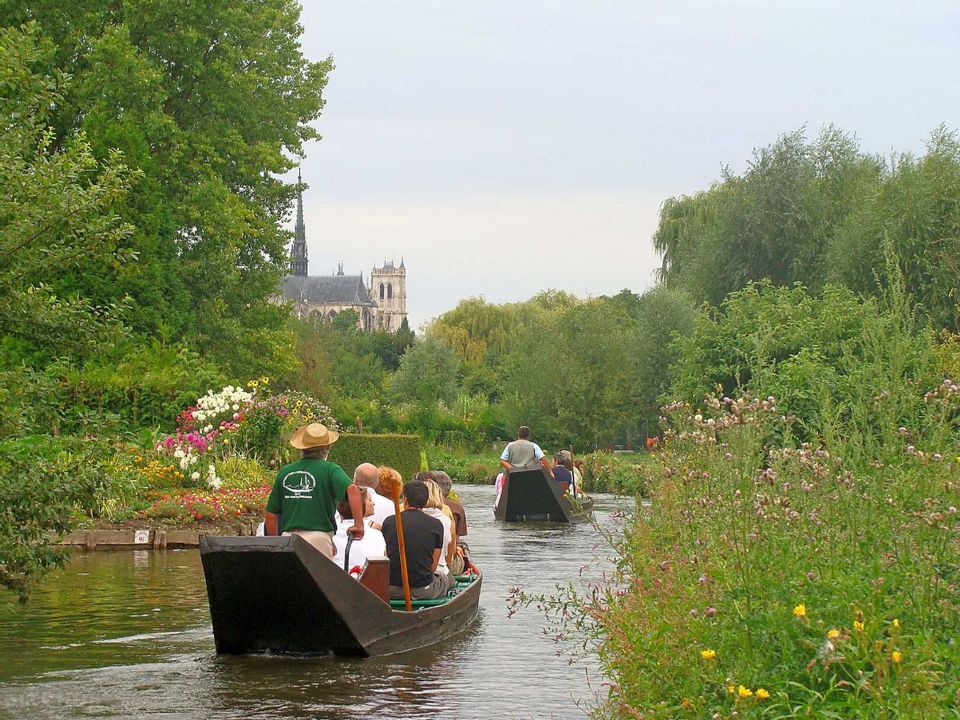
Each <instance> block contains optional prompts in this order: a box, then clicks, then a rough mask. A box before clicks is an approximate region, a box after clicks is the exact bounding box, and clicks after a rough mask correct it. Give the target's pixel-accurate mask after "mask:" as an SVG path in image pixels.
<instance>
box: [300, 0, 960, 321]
mask: <svg viewBox="0 0 960 720" xmlns="http://www.w3.org/2000/svg"><path fill="white" fill-rule="evenodd" d="M303 3H304V5H305V7H304V13H303V25H304V28H305V34H304V39H303V45H304V51H305V53H306V55H307V56H308V57H309V58H311V59H316V60H319V59H322V58H324V57H326V56H328V55H332V56H333V59H334V63H335V65H336V69H335V70H334V71H333V73H332V74H331V76H330V81H329V84H328V86H327V90H326V93H325V97H326V108H325V110H324V113H323V117H322V118H321V119H320V120H319V122H318V124H317V127H318V129H319V130H320V132H321V133H322V134H323V140H321V141H319V142H316V143H311V144H310V145H308V147H307V157H306V159H305V160H304V162H303V179H304V182H306V183H308V184H309V186H310V187H309V189H308V190H307V191H306V193H305V195H304V207H305V214H306V227H307V243H308V251H309V260H310V273H311V274H323V273H329V272H331V271H332V270H333V269H334V268H335V267H336V265H337V263H338V262H343V264H344V269H345V271H346V272H347V273H348V274H355V273H359V272H361V271H362V272H363V273H364V276H365V277H366V276H368V274H369V272H370V268H371V267H372V265H373V264H374V262H377V263H381V262H382V261H383V260H384V259H388V260H389V259H394V260H395V261H397V262H399V261H400V258H401V257H403V258H404V259H405V260H406V265H407V273H408V280H407V304H408V312H409V315H410V321H411V325H412V326H413V327H414V328H417V327H420V326H421V325H422V324H423V323H425V322H427V321H429V320H430V319H432V318H433V317H435V316H437V315H439V314H441V313H442V312H444V311H445V310H448V309H450V308H452V307H454V306H455V305H456V304H457V302H458V301H459V300H460V299H462V298H464V297H469V296H472V295H481V296H483V297H484V298H486V299H487V300H489V301H492V302H508V301H515V300H523V299H526V298H528V297H530V296H531V295H532V294H534V293H535V292H537V291H539V290H543V289H546V288H562V289H564V290H568V291H570V292H573V293H575V294H577V295H580V296H586V295H592V296H596V295H602V294H610V293H616V292H618V291H619V290H620V289H622V288H630V289H631V290H634V291H636V292H642V291H644V290H645V289H647V288H649V287H651V286H652V284H653V282H654V270H655V268H656V267H657V265H658V259H657V257H656V256H655V254H654V252H653V249H652V246H651V242H650V236H651V234H652V233H653V231H654V229H655V228H656V224H657V212H658V208H659V206H660V203H661V202H662V201H663V200H664V199H666V198H667V197H670V196H672V195H678V194H684V193H692V192H695V191H697V190H701V189H705V188H707V187H709V185H710V183H711V182H713V181H715V180H717V179H718V178H719V176H720V171H721V168H722V166H723V165H730V166H731V167H732V168H733V169H734V170H735V171H738V172H739V171H742V170H743V169H744V167H745V166H746V163H747V161H748V160H749V158H750V153H751V150H752V149H753V148H754V147H760V146H763V145H767V144H769V143H770V142H772V141H774V140H775V139H776V138H777V136H778V135H780V134H782V133H783V132H787V131H790V130H794V129H797V128H799V127H801V126H803V125H806V126H807V128H808V130H809V133H810V134H811V135H813V134H815V133H816V132H817V131H818V130H819V128H820V127H821V126H822V125H824V124H827V123H833V124H835V125H837V126H838V127H840V128H842V129H844V130H848V131H851V132H854V133H856V135H857V136H858V137H859V139H860V141H861V144H862V147H863V148H864V149H866V150H868V151H870V152H880V153H889V152H891V151H893V150H900V151H903V150H907V151H913V152H922V151H923V147H924V142H925V140H926V138H927V136H928V135H929V133H930V131H931V130H932V129H933V128H935V127H936V126H937V125H939V124H940V123H946V124H947V125H948V126H950V127H954V128H956V127H960V92H958V82H957V69H958V67H960V2H957V1H956V0H911V1H910V2H894V1H890V0H856V1H849V2H845V1H844V0H823V1H821V0H740V1H738V2H720V1H712V0H623V1H614V0H609V1H602V0H594V1H592V2H587V1H585V0H584V1H583V2H565V1H564V0H549V1H546V0H509V1H505V0H504V1H501V0H480V1H474V2H465V1H463V2H461V1H460V0H449V1H440V0H434V1H428V0H382V1H374V0H343V1H340V2H334V1H329V0H303Z"/></svg>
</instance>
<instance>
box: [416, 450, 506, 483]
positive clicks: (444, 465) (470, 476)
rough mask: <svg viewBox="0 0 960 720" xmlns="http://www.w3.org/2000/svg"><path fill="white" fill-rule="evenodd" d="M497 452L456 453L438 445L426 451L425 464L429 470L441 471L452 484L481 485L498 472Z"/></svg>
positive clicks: (489, 480)
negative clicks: (484, 453) (480, 453)
mask: <svg viewBox="0 0 960 720" xmlns="http://www.w3.org/2000/svg"><path fill="white" fill-rule="evenodd" d="M499 456H500V453H499V452H490V453H489V454H486V455H479V454H477V455H474V454H465V453H458V452H455V451H452V450H448V449H447V448H444V447H442V446H440V445H434V446H432V447H430V448H429V449H428V450H427V461H428V462H427V464H428V465H429V468H430V469H431V470H443V471H444V472H445V473H447V475H449V476H450V478H451V479H452V480H453V481H454V482H461V483H469V484H473V485H483V484H486V483H489V482H491V481H492V480H493V478H494V477H495V476H496V474H497V473H498V472H499V466H498V465H497V458H498V457H499Z"/></svg>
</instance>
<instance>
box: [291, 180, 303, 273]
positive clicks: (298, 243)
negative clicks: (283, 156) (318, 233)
mask: <svg viewBox="0 0 960 720" xmlns="http://www.w3.org/2000/svg"><path fill="white" fill-rule="evenodd" d="M290 259H291V261H292V263H293V274H294V275H296V276H299V277H306V275H307V230H306V227H305V226H304V223H303V180H302V179H301V177H300V170H299V168H298V169H297V224H296V226H295V227H294V230H293V251H292V252H291V258H290Z"/></svg>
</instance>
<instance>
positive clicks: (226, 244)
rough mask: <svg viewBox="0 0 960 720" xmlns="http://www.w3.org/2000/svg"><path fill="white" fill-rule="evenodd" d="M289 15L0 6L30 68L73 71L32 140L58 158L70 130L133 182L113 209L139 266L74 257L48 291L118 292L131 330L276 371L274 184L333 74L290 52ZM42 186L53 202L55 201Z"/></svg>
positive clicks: (0, 19)
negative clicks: (42, 45) (135, 176)
mask: <svg viewBox="0 0 960 720" xmlns="http://www.w3.org/2000/svg"><path fill="white" fill-rule="evenodd" d="M299 17H300V6H299V4H298V3H296V2H295V1H294V0H265V1H264V2H250V1H244V2H241V3H232V4H223V3H220V2H217V1H216V0H201V2H198V3H191V4H188V5H185V4H182V3H158V2H156V1H155V0H132V1H131V2H125V3H92V4H91V3H62V2H59V1H58V0H28V1H26V2H23V1H21V0H17V1H13V0H4V1H3V2H0V23H2V25H5V26H17V25H20V24H21V23H23V22H26V21H28V20H30V19H33V18H36V19H38V23H39V25H38V27H39V30H38V32H39V33H40V35H41V36H42V37H43V38H44V39H45V42H46V43H47V45H46V47H47V48H48V49H47V51H46V52H45V53H44V54H43V56H42V58H40V59H41V60H42V66H43V67H44V68H45V69H47V70H48V72H50V73H51V74H61V73H63V74H67V75H69V76H71V77H72V81H71V83H70V84H69V85H68V86H67V87H65V88H64V89H63V91H62V101H60V102H56V103H47V104H45V107H48V108H50V109H51V117H50V124H51V125H52V126H53V128H54V130H53V132H52V133H51V134H50V135H49V137H48V141H47V142H46V143H45V146H49V147H51V148H54V149H56V150H58V151H60V150H64V149H67V150H68V153H69V148H71V147H73V146H75V145H76V143H77V142H78V138H81V137H84V136H85V137H86V138H87V140H88V141H89V146H90V153H91V156H92V157H95V158H101V159H104V158H109V159H108V160H107V162H108V163H109V165H108V167H112V166H113V165H115V164H116V162H115V160H114V159H112V158H114V155H113V153H114V149H116V150H118V151H120V152H122V153H123V155H124V157H125V158H126V162H127V163H129V164H130V166H131V167H134V168H137V170H138V171H139V173H140V176H141V177H140V181H139V182H138V183H137V185H136V186H135V187H134V188H133V189H132V191H131V192H130V194H129V195H128V196H127V198H126V200H125V201H123V202H122V203H114V206H115V209H116V211H117V212H118V214H119V215H120V216H121V217H122V218H123V219H124V220H125V221H126V222H128V223H130V225H131V226H132V227H133V228H134V231H133V233H132V234H131V235H130V236H129V238H128V239H127V240H125V244H126V246H127V248H128V249H129V250H131V251H133V252H135V253H137V255H138V258H139V262H138V263H137V264H135V265H127V266H116V265H114V264H110V265H105V264H103V263H101V262H100V260H99V257H98V256H97V255H93V256H92V257H90V258H89V259H87V258H85V257H76V258H74V260H73V261H72V262H70V263H64V266H63V267H62V268H58V269H59V270H61V272H59V273H58V277H57V279H56V281H55V283H53V284H54V286H55V288H56V290H57V291H58V293H59V294H60V295H61V296H62V297H69V296H72V295H73V294H74V293H75V292H77V291H79V292H81V293H82V294H83V295H84V296H85V297H88V298H90V300H91V301H92V303H93V304H95V305H96V306H98V307H105V306H109V305H110V304H117V303H120V302H121V301H122V300H123V299H124V298H126V297H128V296H129V297H130V298H131V299H132V303H131V304H130V308H129V312H128V313H127V318H128V320H129V321H130V323H131V324H132V326H133V327H134V329H135V330H136V331H137V332H139V333H144V334H146V335H148V336H150V337H156V338H163V339H165V340H174V341H179V340H184V339H185V340H188V341H189V342H190V343H191V344H192V345H193V346H194V347H197V348H199V350H200V352H201V354H203V355H204V356H208V357H214V358H216V360H217V362H218V364H220V365H221V366H223V367H225V368H226V369H227V370H228V373H229V374H230V375H233V376H236V375H239V374H241V373H243V374H246V373H251V372H253V373H257V374H259V373H261V372H262V373H265V374H269V373H271V372H279V371H282V370H284V369H285V368H284V367H283V366H284V365H285V363H286V359H287V358H288V357H289V355H288V354H286V353H285V352H284V350H285V348H286V347H289V342H290V340H291V338H290V337H288V336H287V335H286V334H285V331H284V329H283V319H284V318H285V317H286V315H287V309H286V308H284V307H282V306H279V305H275V304H273V303H271V302H269V297H270V296H271V294H272V293H273V292H274V291H275V288H276V285H277V281H278V279H279V277H280V276H281V274H282V273H283V272H284V271H285V270H286V268H287V265H288V262H289V259H288V255H287V252H286V243H287V240H288V237H289V233H288V232H287V231H286V230H284V229H283V228H282V222H281V221H282V220H283V219H284V218H285V217H286V216H287V214H288V212H289V208H290V205H291V202H292V200H293V198H294V196H295V193H296V190H297V188H296V186H292V185H285V184H284V183H283V182H282V181H281V180H280V179H279V178H278V175H280V174H282V173H283V172H285V171H286V170H289V169H290V168H291V167H292V165H293V164H294V158H295V157H296V156H297V155H299V154H300V153H301V152H302V148H303V143H304V142H305V141H307V140H310V139H314V138H316V137H317V136H318V135H317V132H316V130H314V129H313V128H312V127H311V124H310V123H311V122H312V121H313V120H315V119H316V118H317V117H318V116H319V114H320V110H321V108H322V107H323V100H322V98H321V93H322V90H323V88H324V86H325V84H326V79H327V74H328V73H329V71H330V70H331V69H332V62H331V61H330V60H329V59H328V60H326V61H323V62H319V63H311V62H308V61H306V60H305V59H304V57H303V54H302V51H301V48H300V42H299V40H300V35H301V34H302V27H301V26H300V24H299ZM66 157H69V154H67V155H66ZM24 177H27V176H24ZM36 187H37V188H38V189H39V188H42V187H43V184H42V183H38V184H37V185H36ZM105 187H106V188H109V187H110V184H106V185H105ZM50 190H51V192H50V193H48V194H47V197H48V198H49V201H50V202H51V203H53V204H59V205H60V206H61V207H67V205H66V204H65V203H66V202H67V201H69V200H70V198H71V195H70V193H68V192H62V191H61V190H60V188H58V187H56V186H51V187H50ZM104 198H105V199H108V198H109V194H105V195H104ZM77 199H78V200H82V199H83V198H77ZM69 207H71V208H78V207H79V208H84V207H86V206H84V205H82V204H79V203H78V204H73V203H71V204H70V205H69ZM93 207H94V208H96V205H94V206H93ZM84 214H85V213H80V215H81V216H83V215H84ZM28 218H29V216H28V215H27V214H24V215H23V219H24V220H25V221H27V222H25V223H24V224H25V225H31V224H32V225H35V226H36V227H43V225H44V223H43V222H39V223H34V222H29V221H28ZM52 260H54V258H51V261H52ZM48 266H49V265H48ZM198 318H201V319H202V322H197V319H198Z"/></svg>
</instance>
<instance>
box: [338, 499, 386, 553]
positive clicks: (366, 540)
mask: <svg viewBox="0 0 960 720" xmlns="http://www.w3.org/2000/svg"><path fill="white" fill-rule="evenodd" d="M360 498H361V500H362V502H363V512H364V517H365V518H366V525H367V529H366V532H365V533H364V534H363V537H362V538H361V539H360V540H354V541H352V542H350V543H349V549H350V555H349V557H348V556H347V545H348V541H349V538H348V537H347V528H351V527H353V516H352V514H351V512H350V506H349V505H348V504H347V503H345V502H341V503H340V504H339V505H338V506H337V510H338V512H339V513H340V518H341V519H340V520H339V521H338V522H337V532H336V534H335V535H334V536H333V543H334V545H335V547H336V549H337V552H336V554H334V556H333V561H334V562H335V563H336V564H337V567H341V568H343V569H344V570H346V571H347V572H350V571H351V570H352V569H353V568H355V567H359V568H360V569H361V570H363V566H364V563H366V561H367V558H372V557H386V555H387V543H386V542H385V541H384V539H383V533H381V532H380V530H379V529H378V528H375V527H373V524H372V520H371V517H372V515H373V510H374V506H373V495H372V493H371V492H370V491H369V490H367V488H364V487H362V488H360Z"/></svg>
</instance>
